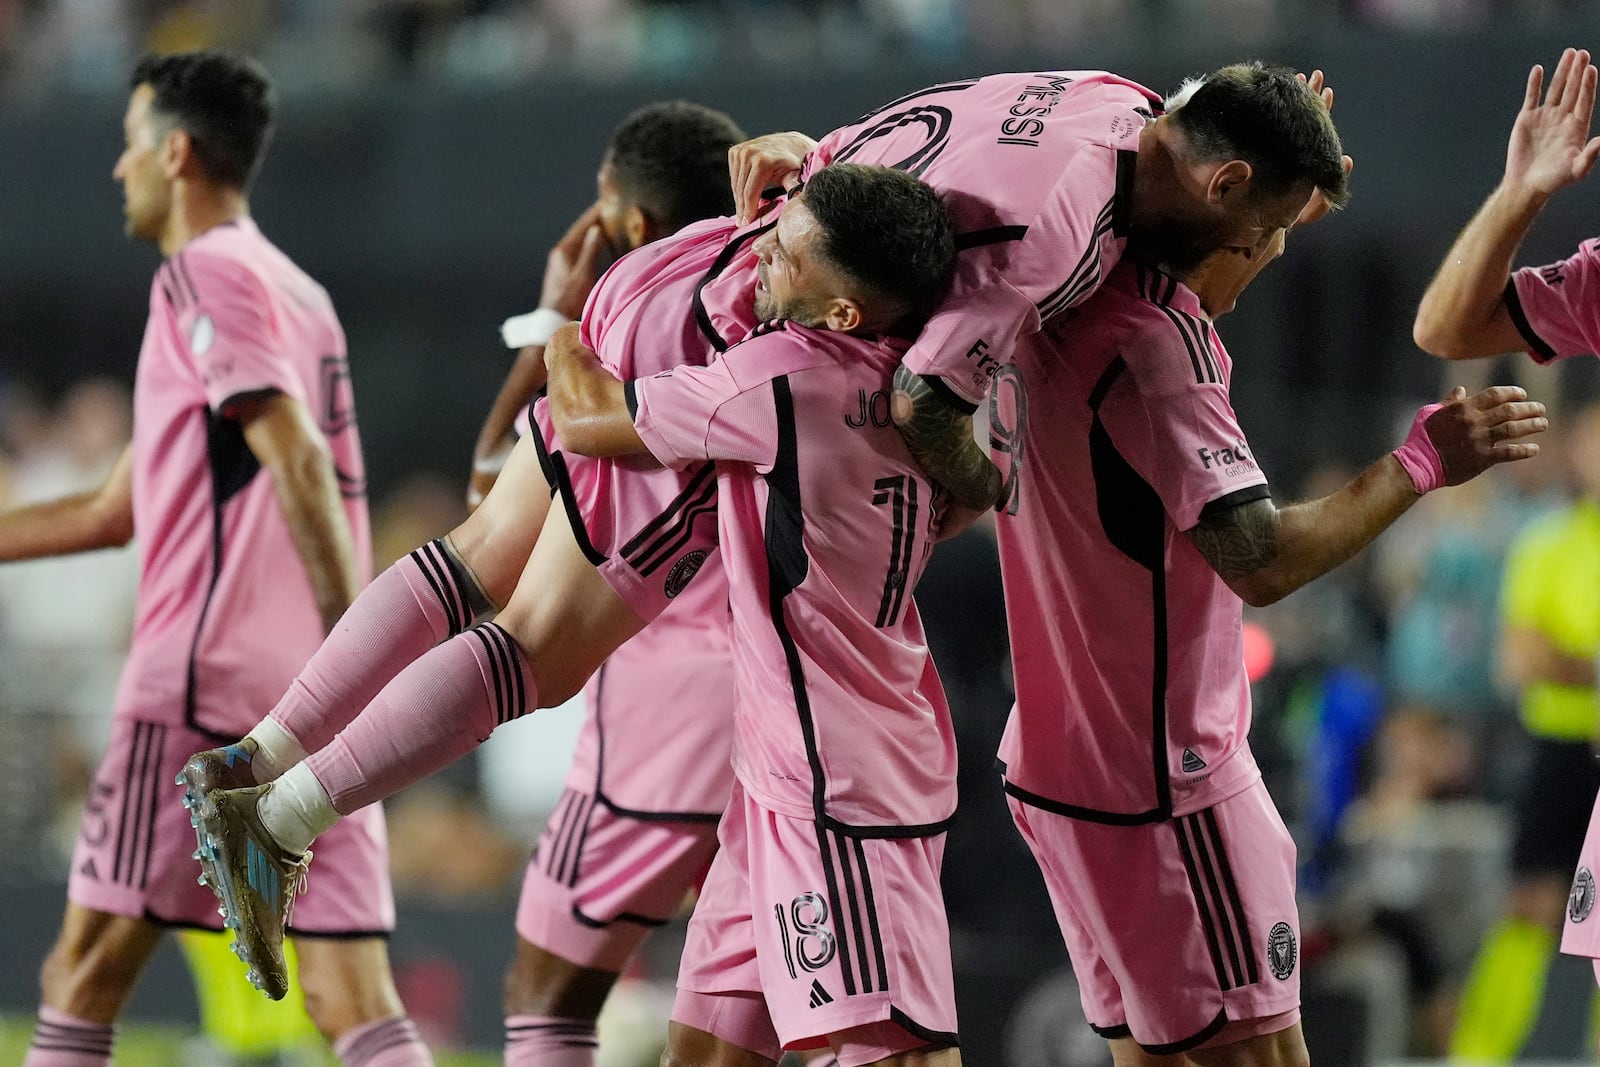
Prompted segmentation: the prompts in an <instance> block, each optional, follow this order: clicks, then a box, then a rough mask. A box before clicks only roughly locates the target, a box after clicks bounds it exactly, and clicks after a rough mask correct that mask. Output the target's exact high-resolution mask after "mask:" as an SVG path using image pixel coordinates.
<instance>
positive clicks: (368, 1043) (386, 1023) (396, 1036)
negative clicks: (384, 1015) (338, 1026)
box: [333, 1015, 433, 1067]
mask: <svg viewBox="0 0 1600 1067" xmlns="http://www.w3.org/2000/svg"><path fill="white" fill-rule="evenodd" d="M333 1051H334V1052H335V1053H337V1054H338V1056H339V1062H340V1063H342V1064H343V1065H344V1067H433V1054H432V1053H430V1052H429V1051H428V1046H427V1045H424V1044H423V1043H422V1035H421V1034H419V1033H417V1024H416V1023H414V1022H412V1021H411V1018H410V1017H409V1016H406V1015H397V1016H395V1017H394V1018H392V1019H379V1020H378V1021H377V1022H375V1023H363V1024H362V1025H361V1026H358V1027H356V1028H355V1029H354V1030H349V1031H347V1032H345V1033H344V1034H343V1035H342V1036H340V1038H339V1040H337V1041H335V1042H334V1043H333Z"/></svg>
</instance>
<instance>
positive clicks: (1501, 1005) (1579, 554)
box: [1450, 405, 1600, 1063]
mask: <svg viewBox="0 0 1600 1067" xmlns="http://www.w3.org/2000/svg"><path fill="white" fill-rule="evenodd" d="M1568 455H1569V456H1570V460H1571V463H1572V469H1573V474H1574V478H1575V482H1576V488H1577V490H1578V493H1579V499H1578V500H1577V501H1576V502H1575V503H1573V504H1572V505H1571V506H1570V507H1567V508H1564V509H1562V510H1560V511H1556V512H1552V513H1550V514H1547V515H1544V516H1542V517H1541V518H1538V519H1535V520H1534V521H1533V522H1531V523H1529V524H1528V526H1527V527H1526V528H1525V529H1523V531H1522V532H1521V533H1520V534H1518V535H1517V538H1516V540H1515V541H1514V542H1513V543H1512V545H1511V549H1510V552H1509V553H1508V555H1507V558H1506V569H1505V579H1504V583H1503V585H1502V586H1501V614H1502V620H1503V631H1502V634H1501V644H1500V671H1501V675H1502V677H1504V678H1505V679H1506V680H1507V681H1509V682H1510V683H1511V684H1512V685H1514V686H1515V687H1516V688H1517V690H1518V692H1519V695H1520V701H1519V704H1520V708H1521V714H1522V723H1523V726H1524V727H1525V728H1526V729H1527V731H1528V733H1529V734H1531V735H1532V737H1533V743H1534V750H1533V759H1532V761H1531V764H1530V766H1529V768H1528V774H1527V778H1526V780H1525V782H1524V785H1523V791H1522V795H1521V797H1520V798H1519V800H1518V803H1517V807H1516V837H1515V842H1514V844H1513V847H1512V856H1511V874H1512V885H1511V893H1510V898H1509V900H1508V909H1507V913H1506V914H1505V915H1504V917H1502V919H1501V920H1500V922H1499V923H1498V924H1496V925H1495V926H1494V927H1493V928H1492V929H1491V930H1490V931H1489V934H1488V936H1487V937H1486V938H1485V939H1484V943H1483V945H1482V946H1481V947H1480V948H1479V951H1478V957H1477V959H1476V960H1475V961H1474V963H1473V968H1472V973H1471V975H1470V977H1469V979H1468V982H1467V987H1466V989H1465V990H1464V991H1463V994H1462V998H1461V1005H1460V1012H1459V1016H1458V1022H1457V1027H1456V1032H1455V1035H1454V1037H1453V1039H1452V1041H1451V1048H1450V1052H1451V1055H1452V1056H1454V1057H1457V1058H1460V1059H1465V1060H1469V1061H1471V1062H1475V1063H1508V1062H1511V1061H1512V1060H1513V1059H1515V1058H1516V1057H1517V1055H1518V1054H1519V1053H1520V1052H1522V1051H1523V1048H1524V1045H1525V1044H1526V1043H1527V1040H1528V1038H1529V1036H1530V1035H1531V1034H1532V1033H1533V1032H1534V1028H1535V1025H1536V1024H1537V1023H1538V1022H1539V1018H1540V1013H1541V1008H1542V1006H1543V1004H1544V1000H1545V996H1544V994H1545V984H1546V983H1545V978H1546V974H1547V972H1548V971H1549V968H1550V963H1551V961H1552V960H1553V959H1554V958H1555V956H1556V947H1557V944H1558V943H1559V940H1560V937H1561V923H1562V919H1563V916H1564V913H1565V911H1566V903H1567V889H1568V886H1569V885H1570V884H1571V881H1572V872H1573V868H1574V867H1575V866H1576V864H1577V862H1578V852H1579V850H1580V848H1581V847H1582V845H1583V836H1584V831H1585V829H1586V828H1587V826H1588V823H1589V812H1590V809H1591V808H1592V807H1593V805H1594V801H1595V794H1596V791H1597V790H1600V762H1597V761H1596V757H1595V753H1596V747H1595V746H1596V735H1597V727H1600V705H1597V703H1596V692H1595V682H1596V671H1595V663H1596V656H1597V654H1600V405H1591V406H1589V407H1586V408H1584V409H1583V410H1582V411H1581V412H1580V413H1579V414H1578V416H1577V418H1576V419H1575V420H1574V421H1573V433H1572V436H1571V439H1570V450H1569V452H1568ZM1586 988H1587V987H1586ZM1530 1051H1531V1050H1530Z"/></svg>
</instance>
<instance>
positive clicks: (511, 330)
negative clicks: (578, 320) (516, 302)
mask: <svg viewBox="0 0 1600 1067" xmlns="http://www.w3.org/2000/svg"><path fill="white" fill-rule="evenodd" d="M571 321H572V320H571V319H569V318H567V317H566V316H565V315H563V314H562V313H561V312H559V311H557V310H556V309H555V308H540V309H539V310H538V311H530V312H528V313H527V314H526V315H513V316H511V317H510V318H509V319H507V320H506V321H504V322H502V323H501V324H500V339H501V340H502V341H504V342H505V343H506V347H507V348H526V347H528V346H529V345H542V344H546V343H548V342H549V340H550V336H551V335H552V334H554V333H555V332H556V331H557V330H559V329H561V327H563V326H565V325H566V324H567V323H568V322H571Z"/></svg>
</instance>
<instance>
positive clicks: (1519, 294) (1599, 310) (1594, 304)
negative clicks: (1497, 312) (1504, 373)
mask: <svg viewBox="0 0 1600 1067" xmlns="http://www.w3.org/2000/svg"><path fill="white" fill-rule="evenodd" d="M1505 300H1506V309H1507V311H1509V312H1510V314H1511V320H1512V322H1514V323H1516V326H1517V330H1518V331H1519V332H1520V333H1521V334H1522V336H1523V339H1524V340H1526V341H1527V342H1528V346H1529V350H1528V354H1529V355H1531V356H1532V357H1533V358H1534V359H1535V360H1537V361H1538V362H1540V363H1548V362H1550V361H1551V360H1556V359H1565V358H1567V357H1568V356H1580V355H1590V354H1593V353H1594V352H1596V351H1597V350H1600V239H1591V240H1588V241H1585V242H1584V243H1583V244H1582V245H1581V246H1579V248H1578V251H1577V252H1576V253H1574V254H1573V255H1572V256H1571V257H1569V258H1567V259H1564V260H1562V261H1561V262H1559V263H1551V264H1549V265H1548V266H1544V267H1524V268H1522V269H1521V270H1519V271H1516V272H1515V273H1513V274H1512V275H1511V280H1510V281H1509V282H1508V283H1507V284H1506V292H1505Z"/></svg>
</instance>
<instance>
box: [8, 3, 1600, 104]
mask: <svg viewBox="0 0 1600 1067" xmlns="http://www.w3.org/2000/svg"><path fill="white" fill-rule="evenodd" d="M1592 7H1593V4H1592V2H1591V0H1072V2H1070V3H1064V2H1061V0H340V2H337V3H328V2H324V0H0V60H3V63H0V72H3V80H4V83H5V85H6V88H7V90H8V91H9V92H11V93H22V94H26V93H29V92H42V91H44V90H46V89H50V88H59V87H67V88H74V89H80V90H95V89H103V88H105V87H107V86H112V87H117V88H120V87H121V84H122V81H123V80H124V78H125V77H126V73H125V72H126V70H127V69H128V67H129V65H130V63H131V61H132V59H133V58H134V57H136V56H137V55H138V54H139V53H141V52H143V51H145V50H146V49H155V50H158V51H181V50H186V49H192V48H199V47H225V48H236V49H241V50H245V51H249V52H252V53H254V54H256V55H259V56H260V57H261V58H262V59H263V60H264V61H265V62H266V63H267V65H268V67H269V68H270V69H272V70H274V71H276V72H278V74H279V76H280V78H281V79H282V81H283V83H284V85H285V86H286V87H290V88H289V91H290V92H295V91H309V90H320V89H323V88H326V87H328V86H330V85H332V86H336V85H339V84H351V83H356V84H362V83H366V82H370V81H371V80H372V79H374V78H377V77H381V76H386V75H391V74H407V75H419V76H423V77H430V78H437V79H439V80H442V81H446V82H453V83H491V84H493V83H504V82H508V81H514V80H516V79H517V78H519V77H523V76H527V75H531V74H534V73H536V72H548V71H556V72H560V71H562V70H567V69H572V70H581V71H583V72H585V73H586V74H588V75H602V76H604V75H611V76H621V75H626V74H630V73H637V72H656V73H671V72H673V71H676V70H686V69H692V68H694V67H696V66H698V65H700V64H703V63H706V62H710V61H714V60H717V59H719V58H724V57H728V56H733V55H742V56H755V57H757V58H759V59H760V60H761V61H763V62H769V61H776V62H779V63H788V64H794V65H798V64H813V63H817V62H821V63H825V64H837V65H842V66H846V65H849V64H852V63H855V62H858V61H860V60H861V59H863V58H865V57H871V56H874V55H882V54H885V53H889V54H897V55H900V56H906V55H922V56H927V57H939V56H948V55H951V54H955V53H958V52H960V53H969V54H970V53H973V52H976V53H979V54H983V53H989V54H1001V53H1006V52H1010V51H1014V50H1016V49H1018V48H1026V47H1029V46H1031V45H1035V44H1037V43H1039V42H1041V41H1062V42H1067V41H1073V40H1076V39H1081V38H1082V36H1084V35H1086V34H1093V35H1097V36H1105V35H1113V36H1114V35H1118V34H1126V35H1147V34H1155V35H1172V36H1174V37H1178V36H1183V37H1193V36H1196V35H1198V36H1200V37H1202V38H1206V39H1213V40H1227V41H1230V42H1232V43H1233V44H1234V45H1235V46H1236V47H1243V46H1248V45H1250V44H1251V43H1254V42H1259V41H1262V40H1267V39H1270V38H1271V37H1272V36H1273V35H1274V34H1278V33H1281V32H1284V31H1287V30H1308V29H1310V30H1317V31H1319V32H1326V31H1329V30H1335V29H1337V28H1338V27H1340V26H1342V25H1366V26H1375V27H1380V28H1392V29H1395V30H1399V31H1402V32H1415V33H1437V32H1469V31H1473V30H1479V29H1483V28H1486V27H1489V26H1491V25H1492V26H1495V27H1519V28H1520V27H1528V28H1538V27H1549V26H1556V25H1560V24H1562V22H1563V20H1566V19H1569V18H1571V17H1572V16H1574V15H1578V14H1581V13H1583V12H1584V11H1585V10H1586V9H1590V8H1592Z"/></svg>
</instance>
